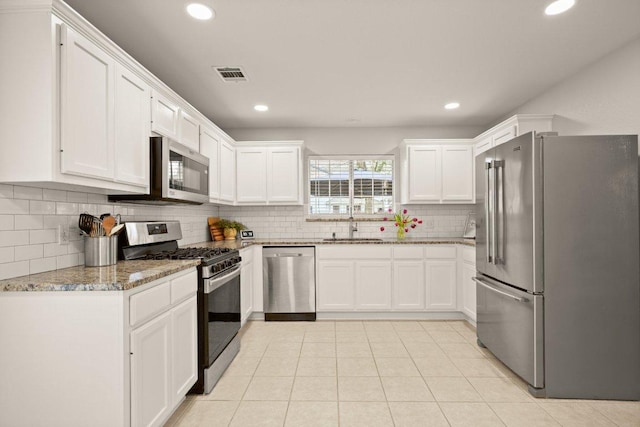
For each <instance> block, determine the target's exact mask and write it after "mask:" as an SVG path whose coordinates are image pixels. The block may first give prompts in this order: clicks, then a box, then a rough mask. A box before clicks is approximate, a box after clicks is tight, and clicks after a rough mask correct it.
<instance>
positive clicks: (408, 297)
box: [392, 260, 425, 311]
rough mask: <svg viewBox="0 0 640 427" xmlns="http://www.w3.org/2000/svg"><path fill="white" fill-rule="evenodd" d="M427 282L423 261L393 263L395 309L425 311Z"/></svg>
mask: <svg viewBox="0 0 640 427" xmlns="http://www.w3.org/2000/svg"><path fill="white" fill-rule="evenodd" d="M424 294H425V282H424V262H423V261H404V260H403V261H394V262H393V304H392V306H393V308H394V309H396V310H412V311H419V310H424V307H425V295H424Z"/></svg>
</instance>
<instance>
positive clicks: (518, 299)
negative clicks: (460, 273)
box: [471, 277, 529, 302]
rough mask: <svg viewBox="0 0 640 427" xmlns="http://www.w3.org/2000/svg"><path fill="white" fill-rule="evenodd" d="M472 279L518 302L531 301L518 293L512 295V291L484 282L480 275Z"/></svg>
mask: <svg viewBox="0 0 640 427" xmlns="http://www.w3.org/2000/svg"><path fill="white" fill-rule="evenodd" d="M471 279H472V280H473V281H474V282H476V283H477V284H478V285H482V286H484V287H485V288H487V289H489V290H490V291H493V292H495V293H497V294H500V295H503V296H505V297H508V298H511V299H513V300H516V301H518V302H528V301H529V300H528V299H527V298H522V297H519V296H517V295H511V294H510V293H508V292H504V291H501V290H500V289H496V288H494V287H493V286H491V285H489V284H487V283H485V282H483V281H482V280H480V279H479V278H478V277H472V278H471Z"/></svg>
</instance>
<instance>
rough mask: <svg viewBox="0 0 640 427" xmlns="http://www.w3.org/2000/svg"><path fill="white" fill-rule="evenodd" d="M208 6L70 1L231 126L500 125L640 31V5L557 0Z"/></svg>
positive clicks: (313, 0)
mask: <svg viewBox="0 0 640 427" xmlns="http://www.w3.org/2000/svg"><path fill="white" fill-rule="evenodd" d="M200 1H201V2H202V3H205V4H207V5H209V6H211V7H212V8H213V9H214V10H215V13H216V18H215V19H214V20H211V21H205V22H202V21H196V20H194V19H193V18H191V17H189V16H188V15H187V14H186V12H185V6H186V4H188V3H190V1H189V0H171V1H169V0H162V1H158V0H109V1H105V0H68V1H67V2H68V3H69V4H70V5H71V6H72V7H73V8H74V9H76V10H77V11H78V12H80V14H82V15H83V16H84V17H85V18H87V19H88V20H89V21H90V22H92V23H93V24H94V25H95V26H96V27H98V28H99V29H100V30H102V31H103V32H104V33H105V34H107V36H109V37H110V38H111V39H112V40H114V41H115V42H116V43H117V44H119V45H120V46H121V47H122V48H124V49H125V50H126V51H127V52H129V53H130V54H131V55H132V56H133V57H135V58H136V59H137V60H138V61H139V62H140V63H142V64H143V65H144V66H145V67H147V68H148V69H149V70H150V71H151V72H153V73H154V74H156V75H157V76H158V77H159V78H160V79H162V80H163V81H164V82H165V83H167V84H168V85H169V86H170V87H171V88H173V89H174V90H175V91H176V92H178V93H179V94H180V95H181V96H182V97H184V98H185V99H186V100H187V101H189V102H190V103H191V104H192V105H194V106H195V107H196V108H197V109H198V110H200V111H201V112H202V113H203V114H205V115H206V116H208V117H209V118H210V119H212V120H213V121H214V122H215V123H216V124H218V125H219V126H220V127H222V128H223V129H233V128H266V127H373V126H436V125H437V126H442V125H445V126H456V125H487V124H489V123H491V122H493V121H495V120H497V119H499V118H500V117H502V116H503V115H505V114H507V113H508V112H510V111H512V110H513V109H514V108H516V107H518V106H519V105H521V104H522V103H524V102H525V101H527V100H529V99H530V98H532V97H534V96H535V95H537V94H539V93H540V92H541V91H543V90H545V89H547V88H549V87H551V86H553V85H554V84H556V83H557V82H559V81H561V80H562V79H564V78H566V77H568V76H570V75H572V74H574V73H575V72H577V71H578V70H580V69H581V68H583V67H584V66H586V65H587V64H589V63H591V62H593V61H595V60H597V59H599V58H601V57H602V56H603V55H605V54H606V53H608V52H611V51H612V50H615V49H616V48H618V47H620V46H622V45H623V44H625V43H626V42H628V41H630V40H632V39H634V38H636V37H638V36H639V35H640V25H639V24H638V23H639V22H640V1H639V0H606V1H604V0H578V2H577V5H576V6H575V7H574V8H573V9H572V10H570V11H569V12H567V13H565V14H563V15H558V16H555V17H548V16H545V15H544V13H543V11H544V8H545V6H546V5H547V4H548V3H549V1H550V0H200ZM212 66H242V67H243V69H244V70H245V72H246V73H247V76H248V78H249V81H248V82H244V83H225V82H223V81H222V80H221V79H220V78H219V77H218V75H217V74H216V73H215V72H214V71H213V70H212V68H211V67H212ZM452 100H456V101H459V102H460V103H461V104H462V107H461V108H460V109H458V110H455V111H445V110H444V109H443V105H444V104H445V103H447V102H449V101H452ZM257 103H265V104H268V105H269V107H270V111H269V112H268V113H257V112H255V111H254V110H253V105H254V104H257ZM541 113H548V112H541Z"/></svg>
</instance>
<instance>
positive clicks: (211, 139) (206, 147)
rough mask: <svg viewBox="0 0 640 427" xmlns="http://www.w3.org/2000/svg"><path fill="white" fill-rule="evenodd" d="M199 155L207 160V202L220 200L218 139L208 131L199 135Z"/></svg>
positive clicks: (203, 131) (204, 129) (215, 134)
mask: <svg viewBox="0 0 640 427" xmlns="http://www.w3.org/2000/svg"><path fill="white" fill-rule="evenodd" d="M200 154H202V155H203V156H206V157H207V158H209V200H210V201H212V202H215V201H217V200H218V199H219V198H220V137H219V136H218V134H217V133H216V132H214V131H212V130H210V129H206V128H203V129H202V132H201V133H200Z"/></svg>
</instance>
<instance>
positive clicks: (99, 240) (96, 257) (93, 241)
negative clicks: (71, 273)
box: [84, 236, 118, 267]
mask: <svg viewBox="0 0 640 427" xmlns="http://www.w3.org/2000/svg"><path fill="white" fill-rule="evenodd" d="M117 261H118V236H103V237H89V236H85V238H84V265H85V266H86V267H103V266H105V265H113V264H115V263H116V262H117Z"/></svg>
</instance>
